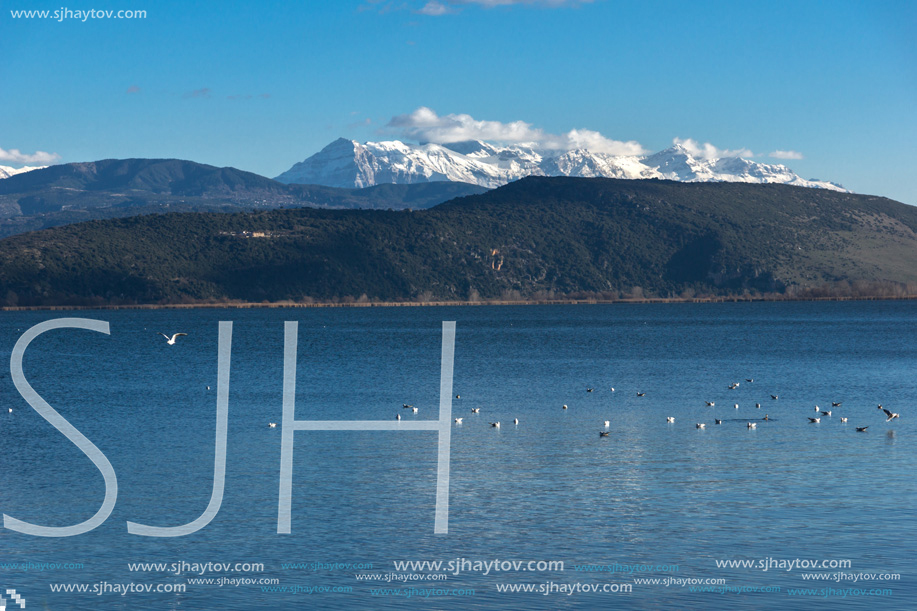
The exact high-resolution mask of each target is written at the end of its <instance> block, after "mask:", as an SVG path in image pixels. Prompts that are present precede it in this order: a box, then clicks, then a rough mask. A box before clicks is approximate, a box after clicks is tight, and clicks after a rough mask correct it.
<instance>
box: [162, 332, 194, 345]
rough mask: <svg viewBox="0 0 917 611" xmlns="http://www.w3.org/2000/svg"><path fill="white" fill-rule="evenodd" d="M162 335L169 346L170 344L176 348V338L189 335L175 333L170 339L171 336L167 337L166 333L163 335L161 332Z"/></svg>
mask: <svg viewBox="0 0 917 611" xmlns="http://www.w3.org/2000/svg"><path fill="white" fill-rule="evenodd" d="M160 335H161V336H163V337H164V338H166V343H167V344H169V345H170V346H174V345H175V338H176V337H179V336H182V335H188V334H187V333H175V334H173V335H172V337H169V336H168V335H166V334H165V333H161V332H160Z"/></svg>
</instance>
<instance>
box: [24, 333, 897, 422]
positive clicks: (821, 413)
mask: <svg viewBox="0 0 917 611" xmlns="http://www.w3.org/2000/svg"><path fill="white" fill-rule="evenodd" d="M159 335H161V336H163V337H164V338H166V343H167V344H168V345H170V346H174V345H175V340H176V339H178V338H179V337H182V336H186V335H188V334H187V333H173V334H172V335H166V334H165V333H162V332H160V333H159ZM745 381H746V382H747V383H749V384H751V383H753V382H754V381H755V380H754V378H746V379H745ZM739 384H740V383H739V382H733V383H732V384H730V385H729V386H727V388H728V389H729V390H736V389H737V388H738V387H739ZM207 390H210V387H209V386H208V387H207ZM594 391H595V388H594V387H587V388H586V392H594ZM611 392H615V389H614V387H611ZM637 396H638V397H645V396H646V393H645V392H638V393H637ZM770 397H771V400H772V401H776V400H777V399H778V398H779V395H771V396H770ZM455 398H456V399H461V398H462V396H461V395H455ZM705 403H706V404H707V407H714V406H715V405H716V403H715V402H713V401H705ZM840 406H841V402H840V401H832V402H831V407H832V408H836V407H840ZM401 407H402V408H403V409H410V410H411V411H412V412H413V413H415V414H416V413H418V411H420V410H418V408H417V407H415V406H413V405H409V404H407V403H402V405H401ZM733 408H734V409H739V404H738V403H736V404H735V405H734V406H733ZM755 408H756V409H761V404H760V403H755ZM563 409H568V406H567V405H566V404H564V405H563ZM876 409H879V410H881V411H882V412H885V416H886V419H885V421H886V422H891V421H892V420H894V419H895V418H900V417H901V415H900V414H898V413H896V412H893V411H891V410H890V409H886V408H884V407H882V405H881V404H880V405H879V406H878V407H877V408H876ZM815 411H816V412H817V413H818V415H817V416H815V417H814V418H812V417H809V423H810V424H819V423H820V422H821V419H822V418H823V417H829V418H830V417H831V415H832V411H833V410H823V409H821V408H820V407H818V406H817V405H816V406H815ZM480 412H481V408H480V407H472V408H471V413H472V414H479V413H480ZM9 413H11V414H12V413H13V408H12V407H11V408H9ZM395 419H396V420H401V414H397V415H396V416H395ZM665 420H666V422H667V423H668V424H675V417H674V416H666V419H665ZM762 420H765V421H768V420H770V416H769V415H767V414H764V418H762ZM463 421H464V418H455V423H456V424H462V422H463ZM713 421H714V423H716V424H723V420H722V419H721V418H714V419H713ZM841 423H843V424H846V423H847V417H846V416H842V417H841ZM489 424H490V426H491V427H492V428H495V429H498V428H500V422H499V421H497V422H490V423H489ZM513 424H514V425H517V426H518V424H519V418H513ZM268 427H269V428H272V429H275V428H277V423H276V422H269V423H268ZM610 427H611V420H606V421H605V428H606V429H608V428H610ZM694 427H695V428H698V429H705V428H707V424H706V423H705V422H697V423H695V425H694ZM746 428H749V429H757V428H758V423H757V422H751V421H749V422H748V423H747V425H746ZM855 428H856V431H857V432H858V433H865V432H866V429H868V428H869V426H868V425H867V426H858V427H855ZM610 434H611V433H610V432H609V431H607V430H602V431H599V436H600V437H608V436H609V435H610Z"/></svg>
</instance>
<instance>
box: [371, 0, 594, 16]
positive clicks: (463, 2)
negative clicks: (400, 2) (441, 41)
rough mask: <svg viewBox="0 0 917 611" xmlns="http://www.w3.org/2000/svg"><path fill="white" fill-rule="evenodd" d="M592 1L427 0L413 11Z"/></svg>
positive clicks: (586, 0) (434, 12) (429, 12)
mask: <svg viewBox="0 0 917 611" xmlns="http://www.w3.org/2000/svg"><path fill="white" fill-rule="evenodd" d="M592 2H593V0H427V2H426V3H425V4H424V5H423V7H422V8H420V9H417V11H415V12H417V13H420V14H421V15H431V16H440V15H449V14H451V13H458V12H459V11H460V10H461V9H462V7H465V6H480V7H484V8H488V9H490V8H495V7H498V6H538V7H545V8H558V7H563V6H578V5H580V4H590V3H592ZM388 7H391V5H388Z"/></svg>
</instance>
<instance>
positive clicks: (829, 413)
mask: <svg viewBox="0 0 917 611" xmlns="http://www.w3.org/2000/svg"><path fill="white" fill-rule="evenodd" d="M821 415H822V416H830V415H831V412H830V411H827V412H822V413H821Z"/></svg>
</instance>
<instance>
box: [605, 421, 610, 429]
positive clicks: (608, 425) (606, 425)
mask: <svg viewBox="0 0 917 611" xmlns="http://www.w3.org/2000/svg"><path fill="white" fill-rule="evenodd" d="M610 426H611V420H606V421H605V428H606V429H607V428H608V427H610Z"/></svg>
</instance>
